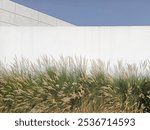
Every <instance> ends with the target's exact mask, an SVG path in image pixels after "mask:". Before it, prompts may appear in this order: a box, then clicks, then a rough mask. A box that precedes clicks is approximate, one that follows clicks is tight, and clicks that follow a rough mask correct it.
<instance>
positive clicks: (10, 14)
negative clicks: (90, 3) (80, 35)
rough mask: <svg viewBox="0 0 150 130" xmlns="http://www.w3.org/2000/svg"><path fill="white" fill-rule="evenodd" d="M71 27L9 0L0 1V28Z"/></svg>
mask: <svg viewBox="0 0 150 130" xmlns="http://www.w3.org/2000/svg"><path fill="white" fill-rule="evenodd" d="M1 25H7V26H8V25H10V26H12V25H15V26H16V25H17V26H73V25H72V24H70V23H67V22H65V21H62V20H60V19H57V18H54V17H51V16H48V15H46V14H43V13H41V12H38V11H36V10H33V9H30V8H27V7H25V6H22V5H20V4H17V3H14V2H12V1H9V0H0V26H1Z"/></svg>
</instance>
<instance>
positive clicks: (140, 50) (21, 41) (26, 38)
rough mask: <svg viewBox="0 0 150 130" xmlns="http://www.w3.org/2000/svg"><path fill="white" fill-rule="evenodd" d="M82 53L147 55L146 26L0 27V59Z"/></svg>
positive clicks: (149, 31)
mask: <svg viewBox="0 0 150 130" xmlns="http://www.w3.org/2000/svg"><path fill="white" fill-rule="evenodd" d="M15 55H16V56H18V57H21V56H23V57H26V58H30V59H31V60H35V59H36V58H37V57H39V56H41V55H48V56H54V57H57V56H60V55H64V56H75V55H76V56H82V57H84V56H86V57H87V58H88V59H89V58H94V59H95V58H99V59H102V60H103V61H106V62H107V61H109V60H111V62H117V60H124V61H126V62H128V63H138V62H141V61H142V60H147V59H150V27H149V26H143V27H142V26H141V27H132V26H130V27H128V26H126V27H119V26H118V27H115V26H114V27H84V28H83V27H36V28H35V27H33V28H32V27H22V28H20V27H19V28H18V27H11V28H8V27H7V28H6V27H4V28H1V29H0V60H3V59H4V58H5V57H6V58H7V59H8V60H10V59H13V58H14V56H15Z"/></svg>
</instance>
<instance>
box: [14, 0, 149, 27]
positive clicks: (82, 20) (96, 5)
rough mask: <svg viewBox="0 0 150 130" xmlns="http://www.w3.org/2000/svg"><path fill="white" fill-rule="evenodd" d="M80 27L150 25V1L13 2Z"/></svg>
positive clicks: (57, 0) (42, 0)
mask: <svg viewBox="0 0 150 130" xmlns="http://www.w3.org/2000/svg"><path fill="white" fill-rule="evenodd" d="M12 1H16V2H18V3H20V4H23V5H26V6H28V7H31V8H33V9H35V10H38V11H41V12H43V13H46V14H48V15H51V16H54V17H56V18H59V19H62V20H65V21H67V22H70V23H72V24H75V25H78V26H100V25H103V26H107V25H125V26H127V25H150V0H12Z"/></svg>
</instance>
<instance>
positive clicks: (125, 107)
mask: <svg viewBox="0 0 150 130" xmlns="http://www.w3.org/2000/svg"><path fill="white" fill-rule="evenodd" d="M111 66H112V65H111ZM149 110H150V62H149V61H148V60H147V61H144V62H141V63H140V64H139V65H135V64H123V63H122V62H120V61H119V62H118V64H117V65H114V66H113V67H110V63H107V64H106V63H104V62H102V61H100V60H90V61H89V60H86V59H85V58H82V57H78V58H77V57H75V58H72V57H60V59H59V60H56V59H54V58H53V57H50V58H48V57H46V56H44V57H41V58H40V59H38V60H37V62H36V63H32V62H30V61H29V60H28V59H24V58H22V60H17V58H15V60H14V62H13V63H11V64H8V65H4V64H3V63H1V64H0V112H6V113H8V112H12V113H20V112H21V113H30V112H36V113H38V112H42V113H47V112H84V113H87V112H100V113H101V112H108V113H111V112H116V113H117V112H127V113H130V112H132V113H135V112H149Z"/></svg>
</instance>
